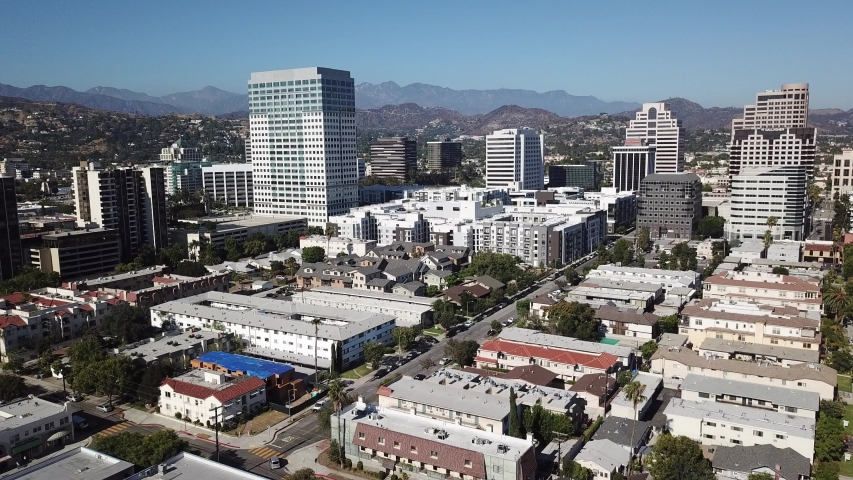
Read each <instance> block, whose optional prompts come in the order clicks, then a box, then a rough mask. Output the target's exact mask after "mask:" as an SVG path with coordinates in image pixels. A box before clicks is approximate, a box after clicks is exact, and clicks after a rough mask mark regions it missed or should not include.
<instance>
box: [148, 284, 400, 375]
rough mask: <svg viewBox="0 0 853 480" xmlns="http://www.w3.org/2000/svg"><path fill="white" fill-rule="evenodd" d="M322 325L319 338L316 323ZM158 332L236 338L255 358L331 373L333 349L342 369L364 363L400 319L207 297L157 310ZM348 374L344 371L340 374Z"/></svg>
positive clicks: (234, 297) (154, 322) (231, 297)
mask: <svg viewBox="0 0 853 480" xmlns="http://www.w3.org/2000/svg"><path fill="white" fill-rule="evenodd" d="M315 318H317V319H320V321H321V324H320V325H319V327H318V331H317V334H316V339H317V340H316V344H317V350H316V351H315V350H314V344H315V340H314V339H315V330H314V325H312V324H311V320H313V319H315ZM151 324H152V325H153V326H155V327H158V328H163V327H165V328H167V329H168V328H172V327H177V328H182V329H183V328H189V327H197V328H201V329H204V330H219V331H226V332H229V333H233V334H234V335H235V336H236V337H237V338H238V339H239V340H240V341H242V342H243V344H244V345H246V346H247V347H249V348H248V351H249V352H250V353H252V354H253V355H256V356H260V357H265V358H271V359H274V360H282V361H286V362H291V363H298V364H301V365H310V366H313V365H314V359H315V358H316V359H317V363H318V365H319V366H320V367H323V368H329V366H330V364H331V362H332V361H334V359H333V358H332V345H333V344H334V345H335V346H336V347H335V348H336V349H338V350H339V351H340V352H341V353H340V354H339V355H340V357H341V360H342V362H341V363H342V365H338V367H340V368H344V367H346V366H348V365H350V364H353V363H357V362H359V361H361V360H362V359H363V358H364V348H363V347H364V344H365V343H366V342H370V341H376V342H380V343H385V344H390V343H391V330H393V329H394V327H395V325H396V322H395V319H394V317H392V316H390V315H384V314H379V313H364V312H358V311H355V310H343V309H339V308H331V307H319V306H314V305H307V304H300V303H294V302H288V301H283V300H276V299H270V298H261V297H247V296H245V295H235V294H228V293H221V292H207V293H204V294H201V295H196V296H193V297H187V298H182V299H180V300H174V301H171V302H167V303H163V304H160V305H155V306H153V307H151ZM338 371H343V370H340V369H339V370H338Z"/></svg>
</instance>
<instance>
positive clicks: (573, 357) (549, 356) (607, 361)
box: [478, 338, 619, 370]
mask: <svg viewBox="0 0 853 480" xmlns="http://www.w3.org/2000/svg"><path fill="white" fill-rule="evenodd" d="M480 351H487V352H500V353H504V354H506V355H512V356H516V357H526V358H531V357H533V358H544V359H546V360H550V361H552V362H557V363H563V364H566V365H583V366H585V367H591V368H599V369H602V370H606V369H608V368H610V367H612V366H614V365H616V363H617V362H618V361H619V358H618V357H616V355H613V354H610V353H602V354H600V355H594V354H591V353H580V352H572V351H569V350H560V349H556V348H546V347H540V346H538V345H526V344H523V343H516V342H510V341H507V340H504V339H502V338H495V339H492V340H489V341H487V342H486V343H484V344H482V345H480ZM479 358H480V357H479V356H478V360H479ZM482 361H489V362H495V359H491V358H490V359H485V360H482Z"/></svg>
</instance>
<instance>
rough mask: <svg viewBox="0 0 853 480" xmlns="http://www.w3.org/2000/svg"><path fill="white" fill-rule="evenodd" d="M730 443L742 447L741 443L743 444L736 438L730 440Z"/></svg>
mask: <svg viewBox="0 0 853 480" xmlns="http://www.w3.org/2000/svg"><path fill="white" fill-rule="evenodd" d="M729 441H730V442H732V443H734V444H735V445H740V444H741V443H743V442H741V441H740V440H735V439H734V438H732V439H730V440H729Z"/></svg>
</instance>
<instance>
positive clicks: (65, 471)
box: [3, 447, 134, 480]
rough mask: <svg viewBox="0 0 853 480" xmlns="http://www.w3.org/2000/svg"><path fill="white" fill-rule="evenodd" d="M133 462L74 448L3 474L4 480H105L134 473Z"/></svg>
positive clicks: (86, 449)
mask: <svg viewBox="0 0 853 480" xmlns="http://www.w3.org/2000/svg"><path fill="white" fill-rule="evenodd" d="M133 468H134V467H133V464H132V463H128V462H125V461H124V460H119V459H117V458H113V457H110V456H109V455H105V454H103V453H101V452H98V451H95V450H91V449H89V448H86V447H77V448H75V449H73V450H69V451H68V452H64V453H61V454H59V455H57V456H55V457H51V458H49V459H46V460H43V461H41V462H39V463H36V464H34V465H31V466H29V467H27V468H24V469H21V470H18V471H17V472H14V473H11V474H9V475H6V476H4V477H3V478H4V479H5V480H13V479H14V480H17V479H24V480H44V479H60V478H61V479H68V480H104V479H108V478H116V475H121V478H124V477H125V475H122V473H124V474H127V473H130V472H133Z"/></svg>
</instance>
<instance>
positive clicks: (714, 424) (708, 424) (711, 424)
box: [705, 422, 717, 427]
mask: <svg viewBox="0 0 853 480" xmlns="http://www.w3.org/2000/svg"><path fill="white" fill-rule="evenodd" d="M705 425H707V426H709V427H716V426H717V424H716V423H714V422H705Z"/></svg>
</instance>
